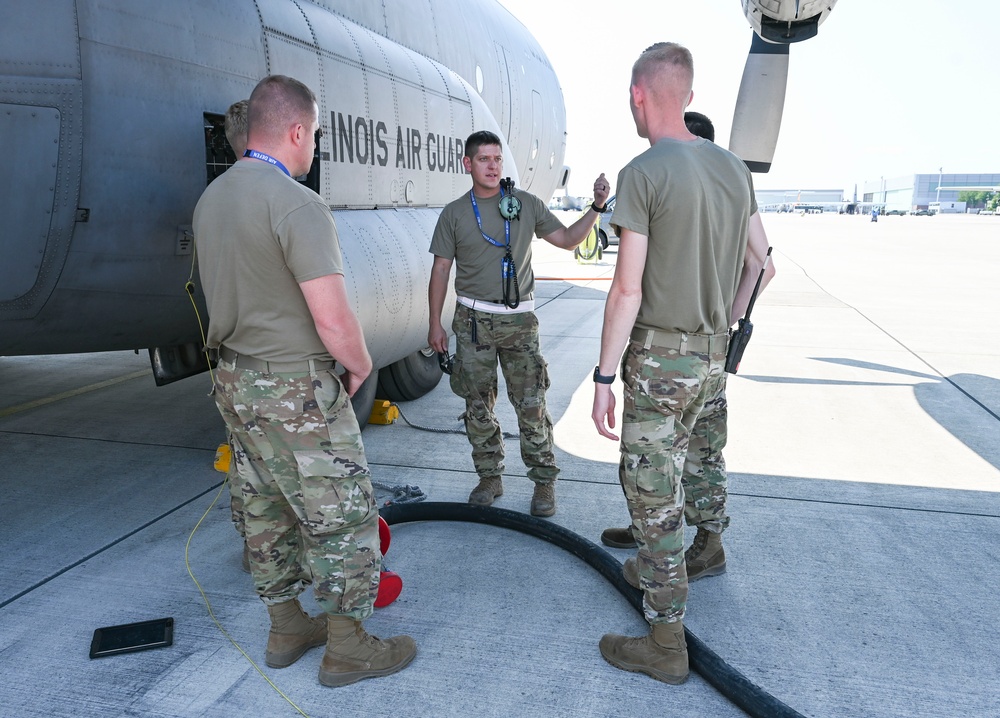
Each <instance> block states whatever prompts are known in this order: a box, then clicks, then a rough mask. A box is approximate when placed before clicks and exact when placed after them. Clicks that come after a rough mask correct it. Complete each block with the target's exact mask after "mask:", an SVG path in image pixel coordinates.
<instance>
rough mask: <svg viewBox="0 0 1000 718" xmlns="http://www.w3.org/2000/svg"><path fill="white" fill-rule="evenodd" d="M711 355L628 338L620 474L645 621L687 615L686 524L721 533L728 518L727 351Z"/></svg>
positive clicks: (714, 352) (624, 365)
mask: <svg viewBox="0 0 1000 718" xmlns="http://www.w3.org/2000/svg"><path fill="white" fill-rule="evenodd" d="M719 344H720V349H719V350H718V351H716V350H715V348H714V347H713V351H712V352H711V353H702V352H694V351H691V350H687V351H685V352H684V353H682V352H681V351H680V350H679V349H672V348H665V347H658V346H652V347H650V346H643V345H642V344H640V343H638V342H636V341H632V342H630V343H629V346H628V349H627V351H626V353H625V357H624V359H623V361H622V378H623V380H624V383H625V406H624V409H623V416H622V441H621V462H620V464H619V469H618V477H619V480H620V481H621V485H622V490H623V491H624V492H625V498H626V500H627V501H628V506H629V512H630V514H631V516H632V524H633V527H634V528H636V529H638V531H634V533H635V534H636V535H637V537H638V544H639V550H638V554H637V557H636V560H637V566H638V569H639V576H640V581H641V585H642V587H643V610H644V613H645V616H646V620H647V621H649V622H650V623H670V622H673V621H678V620H680V619H682V618H683V617H684V610H685V607H686V604H687V592H688V586H687V570H686V568H685V565H684V526H683V523H682V518H683V517H685V516H686V518H687V521H688V523H689V524H691V525H694V526H700V527H703V528H706V529H708V530H710V531H714V532H716V533H721V532H722V531H723V530H724V529H725V528H726V527H727V526H728V525H729V517H728V516H727V514H726V495H727V494H726V464H725V461H724V459H723V458H722V449H723V448H724V447H725V445H726V436H727V435H726V419H727V404H726V373H725V369H724V366H725V360H726V347H725V342H724V341H720V342H719Z"/></svg>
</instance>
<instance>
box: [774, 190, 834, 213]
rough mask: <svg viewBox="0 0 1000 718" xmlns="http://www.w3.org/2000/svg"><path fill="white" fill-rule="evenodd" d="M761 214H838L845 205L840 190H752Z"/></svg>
mask: <svg viewBox="0 0 1000 718" xmlns="http://www.w3.org/2000/svg"><path fill="white" fill-rule="evenodd" d="M754 194H755V195H756V197H757V208H758V209H759V210H760V211H761V212H839V211H842V210H843V208H844V205H845V202H844V190H841V189H802V188H796V189H756V188H755V189H754Z"/></svg>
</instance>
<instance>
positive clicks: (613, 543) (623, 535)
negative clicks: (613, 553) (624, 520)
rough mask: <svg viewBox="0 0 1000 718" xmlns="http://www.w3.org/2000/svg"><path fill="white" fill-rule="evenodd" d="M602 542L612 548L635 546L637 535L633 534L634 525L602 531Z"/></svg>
mask: <svg viewBox="0 0 1000 718" xmlns="http://www.w3.org/2000/svg"><path fill="white" fill-rule="evenodd" d="M601 543H602V544H604V545H605V546H610V547H611V548H635V547H636V546H638V545H639V544H637V543H636V541H635V537H634V536H633V535H632V527H631V526H626V527H625V528H623V529H619V528H611V529H604V531H603V532H601Z"/></svg>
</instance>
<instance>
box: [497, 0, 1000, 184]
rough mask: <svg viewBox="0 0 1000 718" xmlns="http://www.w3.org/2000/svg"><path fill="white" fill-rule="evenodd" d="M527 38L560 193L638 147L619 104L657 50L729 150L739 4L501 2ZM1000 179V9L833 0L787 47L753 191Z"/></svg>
mask: <svg viewBox="0 0 1000 718" xmlns="http://www.w3.org/2000/svg"><path fill="white" fill-rule="evenodd" d="M500 2H501V4H502V5H504V6H505V7H507V9H508V10H510V11H511V13H512V14H513V15H514V16H515V17H517V18H518V19H519V20H520V21H521V22H522V23H524V25H525V26H526V27H527V28H528V30H530V31H531V33H532V34H533V35H534V36H535V38H537V40H538V41H539V43H540V44H541V46H542V48H543V49H544V50H545V52H546V54H547V55H548V57H549V60H550V61H551V62H552V65H553V67H554V68H555V70H556V73H557V75H558V76H559V81H560V83H561V84H562V87H563V93H564V96H565V100H566V114H567V132H568V135H569V136H568V140H567V150H566V164H567V165H569V166H570V168H571V169H572V174H571V177H570V183H569V191H570V194H587V193H589V191H590V185H591V183H592V181H593V179H594V177H596V176H597V174H598V173H600V172H602V171H603V172H605V173H607V175H608V177H609V178H610V179H611V180H612V183H614V182H615V180H616V179H617V174H618V170H619V169H620V168H621V166H622V165H623V164H624V163H626V162H627V161H628V160H629V159H631V158H632V157H633V156H634V155H636V154H638V153H639V152H641V151H643V150H644V149H645V148H646V147H648V144H646V143H645V141H644V140H641V139H640V138H639V137H637V136H636V134H635V126H634V124H633V123H632V116H631V114H630V113H629V109H628V82H629V73H630V71H631V66H632V63H633V62H634V61H635V59H636V57H638V55H639V53H640V52H641V51H642V50H643V49H644V48H646V47H648V46H649V45H651V44H652V43H654V42H658V41H661V40H670V41H674V42H679V43H681V44H682V45H685V46H686V47H688V48H689V49H690V50H691V52H692V53H693V54H694V61H695V81H694V94H695V96H694V101H693V102H692V103H691V107H690V109H692V110H698V111H699V112H703V113H705V114H706V115H708V116H709V117H710V118H711V119H712V121H713V122H714V123H715V128H716V140H717V141H718V142H719V143H720V144H722V145H724V146H728V144H729V131H730V126H731V124H732V118H733V109H734V107H735V103H736V95H737V93H738V92H739V86H740V80H741V78H742V76H743V65H744V63H745V61H746V54H747V51H748V50H749V48H750V39H751V35H752V31H751V29H750V24H749V23H748V22H747V20H746V18H745V17H744V16H743V12H742V9H741V7H740V1H739V0H685V1H683V2H682V1H680V0H617V1H616V2H596V1H594V0H578V1H577V2H555V1H554V0H500ZM939 167H943V168H944V171H945V172H946V173H964V172H970V173H986V172H1000V2H998V1H997V0H966V1H965V2H946V0H906V1H904V0H839V2H838V3H837V5H836V6H835V7H834V9H833V12H832V13H831V14H830V16H829V17H828V18H827V20H826V21H825V22H824V23H823V24H822V25H821V26H820V28H819V35H818V36H817V37H815V38H813V39H811V40H807V41H805V42H802V43H797V44H795V45H793V46H792V48H791V63H790V68H789V73H788V92H787V95H786V99H785V110H784V116H783V118H782V124H781V134H780V135H779V138H778V148H777V151H776V152H775V155H774V160H773V164H772V166H771V171H770V172H769V173H767V174H757V175H755V176H754V180H755V183H756V185H757V186H758V187H760V188H769V189H793V188H799V189H843V190H844V191H845V193H846V196H847V197H848V198H849V197H850V196H851V193H852V192H853V191H854V185H855V183H857V184H858V192H859V194H860V192H861V184H862V183H863V182H864V181H865V180H878V179H879V177H881V176H885V177H895V176H899V175H906V174H910V173H936V172H937V171H938V168H939Z"/></svg>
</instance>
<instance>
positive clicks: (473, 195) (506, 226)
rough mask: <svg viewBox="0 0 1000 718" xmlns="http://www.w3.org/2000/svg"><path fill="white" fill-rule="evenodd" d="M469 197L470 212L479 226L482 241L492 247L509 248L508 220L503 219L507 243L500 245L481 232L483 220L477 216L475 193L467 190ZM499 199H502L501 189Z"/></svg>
mask: <svg viewBox="0 0 1000 718" xmlns="http://www.w3.org/2000/svg"><path fill="white" fill-rule="evenodd" d="M469 197H470V198H471V199H472V211H473V212H475V213H476V224H478V225H479V233H480V234H481V235H483V239H485V240H486V241H487V242H489V243H490V244H492V245H493V246H494V247H509V246H510V220H509V219H504V221H503V230H504V233H505V234H506V236H507V243H506V244H500V242H498V241H497V240H495V239H493V237H491V236H490V235H488V234H486V232H484V231H483V219H482V217H480V216H479V205H478V204H476V191H475V190H474V189H473V190H469ZM500 199H503V187H501V188H500Z"/></svg>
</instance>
